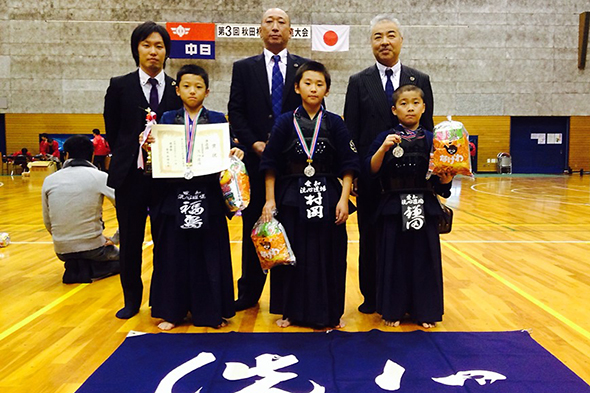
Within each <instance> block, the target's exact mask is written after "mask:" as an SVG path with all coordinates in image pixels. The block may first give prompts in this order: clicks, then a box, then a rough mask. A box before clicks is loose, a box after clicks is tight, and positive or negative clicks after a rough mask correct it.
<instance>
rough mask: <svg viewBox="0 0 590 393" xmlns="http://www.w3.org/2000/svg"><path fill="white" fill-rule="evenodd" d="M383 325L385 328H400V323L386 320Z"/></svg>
mask: <svg viewBox="0 0 590 393" xmlns="http://www.w3.org/2000/svg"><path fill="white" fill-rule="evenodd" d="M383 323H384V324H385V326H391V327H398V326H399V321H388V320H386V319H384V320H383Z"/></svg>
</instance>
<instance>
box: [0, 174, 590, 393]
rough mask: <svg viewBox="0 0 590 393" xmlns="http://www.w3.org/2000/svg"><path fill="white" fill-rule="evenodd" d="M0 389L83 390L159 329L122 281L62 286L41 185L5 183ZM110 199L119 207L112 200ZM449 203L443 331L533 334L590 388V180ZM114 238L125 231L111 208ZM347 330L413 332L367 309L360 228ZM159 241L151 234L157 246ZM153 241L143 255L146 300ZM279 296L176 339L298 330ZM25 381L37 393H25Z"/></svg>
mask: <svg viewBox="0 0 590 393" xmlns="http://www.w3.org/2000/svg"><path fill="white" fill-rule="evenodd" d="M0 182H1V183H3V184H2V186H0V232H8V233H9V234H10V236H11V238H12V244H11V245H10V246H8V247H6V248H0V354H1V355H0V359H1V361H0V391H2V392H3V393H7V392H32V391H35V392H48V393H54V392H74V391H75V390H76V389H77V388H78V387H79V386H80V385H81V384H82V383H83V382H84V380H85V379H86V378H87V377H88V376H89V375H90V374H91V373H92V372H93V371H94V370H95V369H96V368H97V367H98V366H99V365H100V364H101V363H102V362H103V361H104V360H105V359H106V358H107V357H108V356H109V355H110V354H111V353H112V352H113V351H114V350H115V349H116V348H117V347H118V346H119V345H120V344H121V342H122V341H123V340H124V339H125V336H126V335H127V333H128V332H129V331H130V330H138V331H144V332H157V328H156V327H155V321H154V320H152V319H151V318H150V312H149V309H148V307H147V304H146V303H144V305H143V306H142V308H141V311H140V313H139V315H138V316H136V317H134V318H132V319H130V320H128V321H122V320H119V319H116V318H115V316H114V314H115V312H116V311H117V310H118V309H119V308H120V307H121V306H122V295H121V290H120V284H119V278H118V277H110V278H108V279H105V280H102V281H98V282H95V283H93V284H84V285H64V284H62V283H61V275H62V273H63V263H61V262H60V261H59V260H58V259H57V258H56V257H55V254H54V252H53V247H52V243H51V237H50V235H49V234H48V233H47V231H46V230H45V228H44V226H43V222H42V217H41V196H40V192H41V182H40V181H35V180H30V179H29V180H24V179H21V178H20V177H15V178H11V177H9V176H0ZM107 203H108V202H107ZM448 204H449V205H450V206H451V207H453V208H454V210H455V222H454V228H453V232H452V233H450V234H448V235H443V236H442V240H443V241H442V252H443V267H444V280H445V306H446V307H445V309H446V312H445V316H444V321H443V322H442V323H439V324H438V325H437V327H436V328H435V329H432V330H433V331H506V330H521V329H528V330H530V331H531V332H532V337H533V338H534V339H535V340H537V341H538V342H539V343H540V344H541V345H543V346H544V347H545V348H546V349H547V350H549V351H550V352H551V353H552V354H553V355H555V356H556V357H557V358H559V359H560V360H561V361H562V362H564V363H565V364H566V365H567V366H568V367H570V368H571V369H572V370H573V371H574V372H576V373H577V374H578V375H579V376H580V377H581V378H583V379H584V380H585V381H586V382H590V177H588V176H583V177H581V176H579V175H574V176H537V177H519V176H508V175H503V176H480V177H478V178H477V179H476V180H473V181H472V180H469V179H463V180H462V181H458V180H456V181H455V182H454V187H453V196H452V197H451V198H450V199H449V200H448ZM105 208H106V209H105V219H106V225H107V230H106V233H107V234H109V235H110V234H112V233H113V232H114V231H115V229H116V226H117V224H116V220H115V218H114V209H113V208H112V206H110V205H105ZM347 225H348V231H349V238H350V244H349V258H348V260H349V269H348V290H347V295H346V299H347V306H346V313H345V315H344V320H345V322H346V327H345V328H344V330H345V331H367V330H370V329H381V330H384V331H397V332H399V331H412V330H415V329H418V327H417V326H415V325H412V324H402V326H400V327H398V328H387V327H385V326H384V325H383V324H382V323H381V320H380V318H379V316H378V315H377V314H374V315H364V314H360V313H359V312H358V311H356V307H357V306H358V304H359V303H360V301H361V297H360V294H359V291H358V272H357V266H356V260H357V256H358V232H357V229H356V217H355V216H354V215H353V216H352V217H351V219H350V221H349V223H348V224H347ZM240 227H241V222H240V219H239V218H238V219H234V220H233V221H232V222H231V223H230V232H231V239H232V253H233V258H234V278H235V279H237V278H238V277H240V268H239V263H236V261H238V262H239V260H240V241H241V238H240ZM149 240H151V238H150V237H149V236H147V237H146V241H149ZM151 250H152V249H151V244H150V243H149V242H148V243H146V246H145V251H144V269H143V279H144V283H145V287H146V291H145V296H144V299H147V289H148V288H149V282H150V275H151ZM275 319H276V316H273V315H270V314H269V313H268V289H265V293H264V294H263V297H262V300H261V302H260V306H259V307H258V308H254V309H250V310H247V311H244V312H239V313H238V314H237V315H236V316H235V317H234V318H233V319H231V321H230V324H229V326H228V327H226V328H223V329H220V330H214V329H207V328H197V327H193V326H189V325H186V326H181V327H179V328H177V329H175V330H174V332H228V331H232V330H236V331H240V332H279V331H281V332H296V331H309V329H304V328H296V327H292V328H288V329H285V330H282V329H280V328H278V327H277V326H275V324H274V320H275ZM25 383H26V386H27V387H26V388H25V387H24V386H25Z"/></svg>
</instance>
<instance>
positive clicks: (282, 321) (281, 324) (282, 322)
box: [277, 318, 291, 328]
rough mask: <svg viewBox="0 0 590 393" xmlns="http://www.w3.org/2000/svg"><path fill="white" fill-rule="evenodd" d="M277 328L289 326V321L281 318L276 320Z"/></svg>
mask: <svg viewBox="0 0 590 393" xmlns="http://www.w3.org/2000/svg"><path fill="white" fill-rule="evenodd" d="M277 326H278V327H282V328H286V327H288V326H291V321H289V318H285V319H283V318H281V319H277Z"/></svg>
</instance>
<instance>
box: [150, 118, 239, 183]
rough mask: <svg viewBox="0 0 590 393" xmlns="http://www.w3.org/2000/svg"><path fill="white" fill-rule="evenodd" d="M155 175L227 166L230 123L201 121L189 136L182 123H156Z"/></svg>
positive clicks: (207, 171)
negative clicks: (202, 122) (205, 122)
mask: <svg viewBox="0 0 590 393" xmlns="http://www.w3.org/2000/svg"><path fill="white" fill-rule="evenodd" d="M152 135H153V136H154V139H155V142H154V143H152V145H151V147H152V176H153V177H154V178H182V177H184V178H186V179H187V180H188V179H191V178H192V177H193V176H202V175H209V174H212V173H217V172H220V171H222V170H224V169H227V168H228V167H229V164H230V159H229V152H230V149H231V144H230V137H229V124H228V123H218V124H199V125H197V127H196V129H195V130H194V131H193V132H191V133H190V137H187V132H186V130H185V126H184V125H181V124H155V125H154V126H152Z"/></svg>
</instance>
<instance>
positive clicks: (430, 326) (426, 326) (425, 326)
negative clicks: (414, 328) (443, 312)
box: [420, 322, 436, 329]
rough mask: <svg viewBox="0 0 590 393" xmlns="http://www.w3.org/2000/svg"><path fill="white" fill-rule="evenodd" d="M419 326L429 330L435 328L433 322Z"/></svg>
mask: <svg viewBox="0 0 590 393" xmlns="http://www.w3.org/2000/svg"><path fill="white" fill-rule="evenodd" d="M420 325H422V327H423V328H424V329H430V328H433V327H435V326H436V324H435V323H434V322H422V323H421V324H420Z"/></svg>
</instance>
